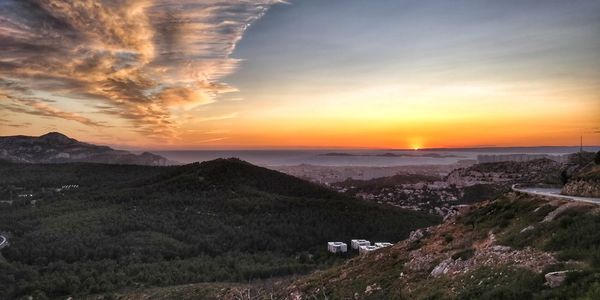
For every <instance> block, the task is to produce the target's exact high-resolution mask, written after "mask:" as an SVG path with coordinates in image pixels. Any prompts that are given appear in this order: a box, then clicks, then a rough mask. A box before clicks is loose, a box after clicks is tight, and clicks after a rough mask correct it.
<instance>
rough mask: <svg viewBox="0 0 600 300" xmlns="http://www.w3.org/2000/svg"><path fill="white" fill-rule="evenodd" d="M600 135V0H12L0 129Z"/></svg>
mask: <svg viewBox="0 0 600 300" xmlns="http://www.w3.org/2000/svg"><path fill="white" fill-rule="evenodd" d="M49 131H60V132H62V133H64V134H67V135H69V136H72V137H74V138H77V139H79V140H84V141H88V142H93V143H98V144H108V145H113V146H118V147H124V148H143V149H215V148H216V149H230V148H234V149H239V148H333V147H340V148H424V147H481V146H535V145H577V144H578V143H579V137H580V136H583V138H584V143H585V144H587V145H600V2H599V1H594V0H589V1H582V0H572V1H553V0H545V1H527V0H520V1H516V0H515V1H512V0H507V1H491V0H490V1H486V0H481V1H475V0H469V1H467V0H464V1H460V0H457V1H441V0H440V1H428V0H422V1H421V0H419V1H418V0H414V1H408V0H378V1H366V0H286V1H282V0H254V1H248V0H196V1H194V0H182V1H181V0H179V1H177V0H124V1H123V0H121V1H117V0H82V1H57V0H0V135H16V134H24V135H41V134H44V133H46V132H49Z"/></svg>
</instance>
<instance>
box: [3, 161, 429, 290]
mask: <svg viewBox="0 0 600 300" xmlns="http://www.w3.org/2000/svg"><path fill="white" fill-rule="evenodd" d="M0 174H1V175H2V176H0V187H2V188H5V189H7V187H9V186H10V187H11V188H13V189H14V188H22V189H25V190H31V191H32V192H33V193H34V197H33V198H19V199H18V200H15V201H14V202H13V204H12V205H10V204H0V206H1V207H0V232H6V233H8V235H9V241H10V246H9V247H7V248H4V249H2V252H1V253H2V255H3V256H4V258H5V259H6V261H5V262H0V286H2V287H3V288H2V289H0V299H3V298H16V297H17V298H18V297H22V296H27V295H39V297H37V298H40V299H42V298H43V297H42V296H47V297H50V298H56V297H63V298H64V297H65V296H67V295H75V296H77V295H84V294H90V293H99V292H107V291H114V290H117V289H121V288H129V287H142V286H165V285H176V284H183V283H191V282H210V281H247V280H251V279H258V278H270V277H274V276H281V275H288V274H296V273H305V272H308V271H310V270H312V269H315V268H318V267H322V266H326V265H330V264H333V263H335V262H336V261H338V260H339V258H337V259H336V258H335V257H332V256H331V255H328V254H327V253H326V252H325V251H324V250H325V243H326V242H327V241H328V240H349V239H351V238H356V237H360V238H369V239H373V240H390V241H398V240H401V239H403V238H405V237H406V236H407V235H408V233H409V232H410V231H411V230H413V229H414V228H416V227H423V226H427V225H431V224H433V223H435V222H437V221H438V219H437V218H435V217H431V216H428V215H424V214H420V213H415V212H409V211H404V210H399V209H395V208H390V207H381V206H377V205H373V204H368V203H364V202H361V201H358V200H355V199H352V198H348V197H346V196H342V195H339V194H337V193H334V192H332V191H330V190H327V189H325V188H322V187H320V186H318V185H314V184H311V183H308V182H305V181H303V180H300V179H297V178H294V177H291V176H288V175H284V174H281V173H278V172H275V171H271V170H268V169H264V168H259V167H256V166H253V165H251V164H248V163H246V162H243V161H240V160H237V159H227V160H224V159H221V160H215V161H211V162H205V163H201V164H190V165H186V166H181V167H142V166H116V165H97V164H69V165H16V164H2V165H0ZM65 184H79V185H80V188H79V189H77V190H68V191H61V192H55V191H51V190H49V189H48V188H51V187H59V186H61V185H65ZM41 188H46V189H45V192H43V193H42V192H41ZM32 199H33V200H37V201H36V202H35V203H34V204H32V202H31V200H32Z"/></svg>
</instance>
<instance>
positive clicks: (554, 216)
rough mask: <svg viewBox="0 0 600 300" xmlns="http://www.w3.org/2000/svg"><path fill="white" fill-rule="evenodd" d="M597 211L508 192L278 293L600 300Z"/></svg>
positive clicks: (298, 296) (599, 221)
mask: <svg viewBox="0 0 600 300" xmlns="http://www.w3.org/2000/svg"><path fill="white" fill-rule="evenodd" d="M597 211H598V207H597V206H593V205H591V204H579V203H573V202H570V203H567V202H559V201H555V202H547V201H544V200H542V199H538V198H535V197H530V196H525V195H516V194H512V193H511V194H507V195H505V196H503V197H501V198H499V199H498V200H496V201H492V202H486V203H481V204H476V205H474V206H472V207H471V208H470V209H467V210H466V211H464V212H463V215H461V216H458V217H456V218H453V219H450V220H447V221H446V222H444V223H443V224H441V225H438V226H435V227H431V228H428V229H426V230H418V231H415V232H414V233H412V234H411V237H410V238H409V239H407V240H405V241H403V242H401V243H398V244H397V245H395V246H393V247H390V248H384V249H381V250H378V251H376V252H374V253H370V254H368V255H364V256H360V257H358V258H354V259H352V260H350V261H348V262H346V263H345V264H344V265H342V266H338V267H334V268H331V269H329V270H327V271H320V272H316V273H314V274H312V275H310V276H308V277H305V278H302V279H299V280H297V281H295V282H293V283H292V284H289V285H288V286H287V287H285V288H282V289H281V290H280V291H279V293H276V294H277V296H278V297H280V298H287V299H312V298H311V297H313V296H314V297H317V298H319V299H322V298H324V297H327V298H328V299H599V297H600V256H599V255H598V254H599V253H600V231H598V228H599V226H600V216H599V215H598V214H597ZM553 272H554V273H553ZM275 298H277V297H275Z"/></svg>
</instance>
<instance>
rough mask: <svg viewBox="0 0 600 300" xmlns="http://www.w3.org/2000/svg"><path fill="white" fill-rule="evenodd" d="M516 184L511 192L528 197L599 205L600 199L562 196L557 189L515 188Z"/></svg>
mask: <svg viewBox="0 0 600 300" xmlns="http://www.w3.org/2000/svg"><path fill="white" fill-rule="evenodd" d="M517 186H518V185H517V184H513V185H512V190H513V191H515V192H520V193H525V194H529V195H537V196H545V197H552V198H557V199H563V200H570V201H579V202H587V203H593V204H598V205H600V198H591V197H578V196H568V195H562V194H561V193H560V189H557V188H537V187H517Z"/></svg>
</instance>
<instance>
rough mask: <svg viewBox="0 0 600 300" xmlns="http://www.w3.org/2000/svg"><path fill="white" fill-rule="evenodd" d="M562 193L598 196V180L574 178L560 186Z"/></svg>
mask: <svg viewBox="0 0 600 300" xmlns="http://www.w3.org/2000/svg"><path fill="white" fill-rule="evenodd" d="M562 194H565V195H569V196H579V197H594V198H600V180H593V179H588V180H586V179H576V180H572V181H569V182H568V183H567V184H565V186H564V187H563V188H562Z"/></svg>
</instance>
